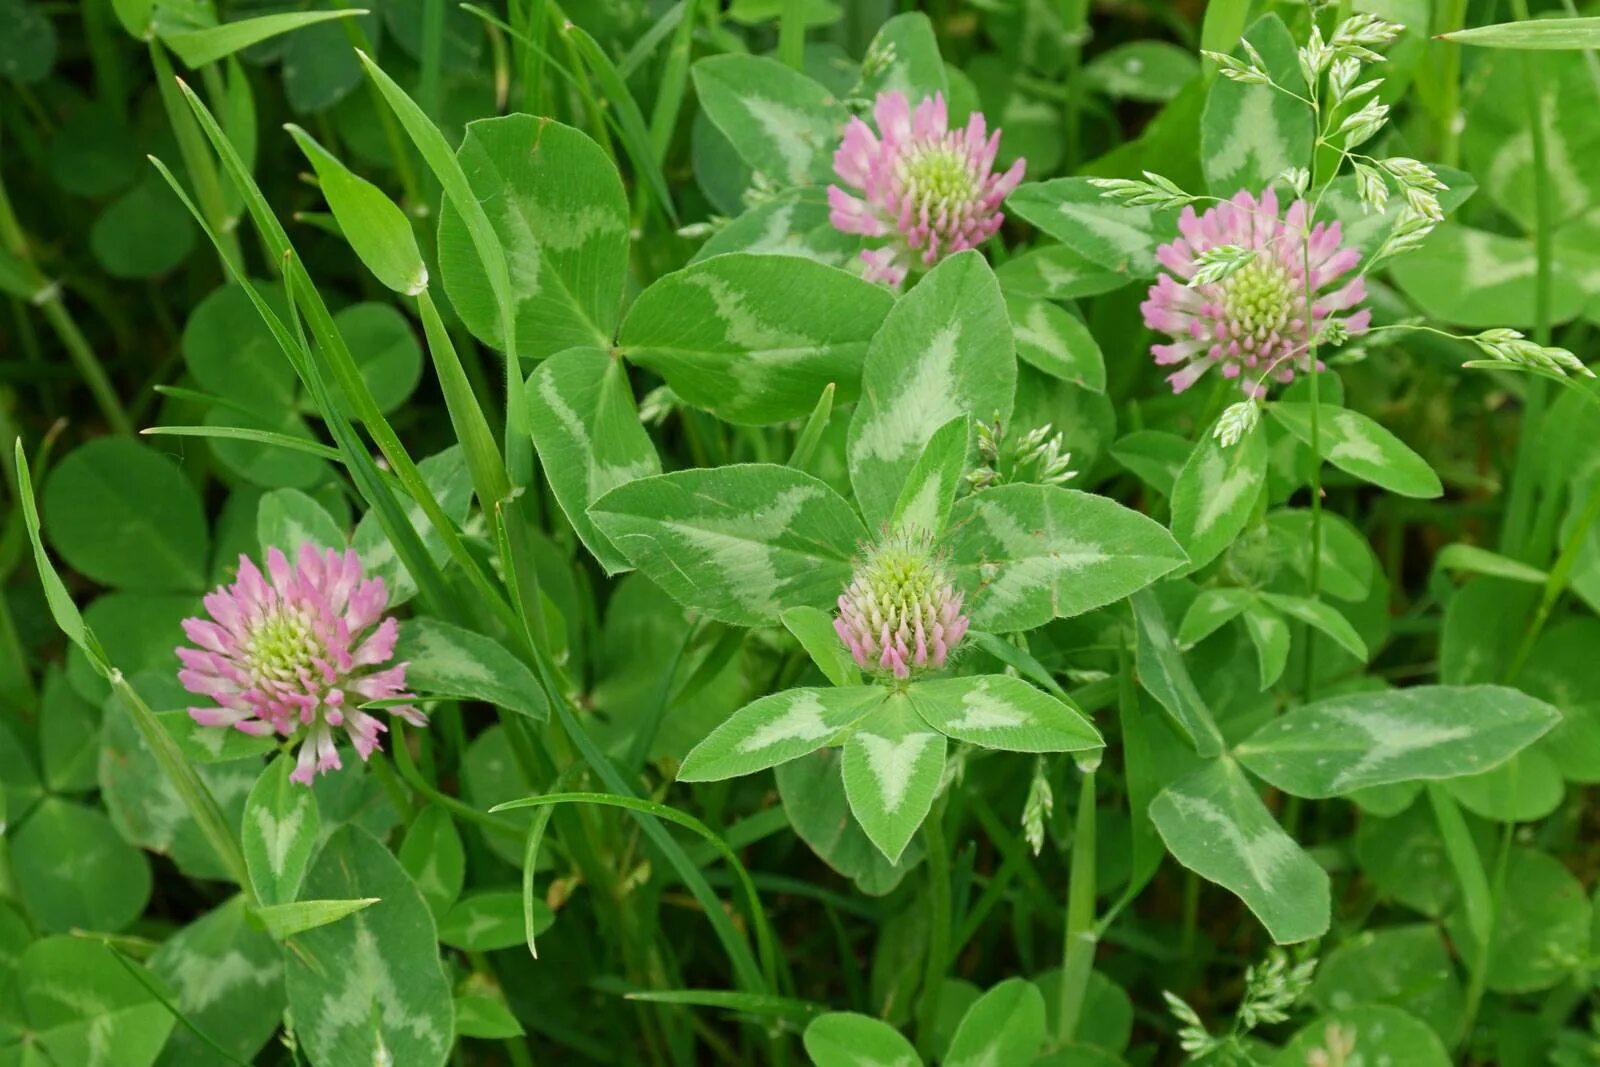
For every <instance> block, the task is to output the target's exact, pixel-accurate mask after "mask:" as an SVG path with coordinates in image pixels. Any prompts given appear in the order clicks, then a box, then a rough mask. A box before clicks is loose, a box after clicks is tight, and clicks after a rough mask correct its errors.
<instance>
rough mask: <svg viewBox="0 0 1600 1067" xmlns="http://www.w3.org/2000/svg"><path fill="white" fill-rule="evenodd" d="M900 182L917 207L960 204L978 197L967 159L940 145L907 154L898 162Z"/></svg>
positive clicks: (913, 150)
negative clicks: (920, 204)
mask: <svg viewBox="0 0 1600 1067" xmlns="http://www.w3.org/2000/svg"><path fill="white" fill-rule="evenodd" d="M900 179H901V181H903V182H905V185H906V188H907V190H908V191H910V192H911V194H912V196H913V197H914V198H915V199H916V200H917V201H918V202H919V203H924V204H932V203H938V202H940V201H946V202H950V203H963V202H966V201H969V200H975V199H977V195H978V188H977V183H976V182H975V181H974V180H973V177H972V168H971V166H969V165H968V162H967V157H966V156H965V155H964V154H963V153H960V152H957V151H955V150H954V149H952V148H949V147H947V146H945V145H942V144H938V145H928V146H925V147H920V148H913V149H911V150H910V151H908V152H907V153H906V154H905V156H904V157H902V159H901V161H900Z"/></svg>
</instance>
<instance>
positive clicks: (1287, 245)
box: [1139, 189, 1372, 397]
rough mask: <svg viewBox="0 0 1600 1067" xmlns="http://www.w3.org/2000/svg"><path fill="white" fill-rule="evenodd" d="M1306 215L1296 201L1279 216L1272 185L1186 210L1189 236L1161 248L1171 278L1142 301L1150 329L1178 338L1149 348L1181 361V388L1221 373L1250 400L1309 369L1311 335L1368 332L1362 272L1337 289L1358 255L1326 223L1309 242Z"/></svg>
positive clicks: (1167, 361)
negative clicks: (1202, 209)
mask: <svg viewBox="0 0 1600 1067" xmlns="http://www.w3.org/2000/svg"><path fill="white" fill-rule="evenodd" d="M1308 210H1309V208H1308V207H1307V205H1306V202H1305V201H1304V200H1296V201H1295V202H1294V203H1293V204H1291V205H1290V206H1289V210H1288V212H1287V213H1286V214H1285V215H1283V216H1282V217H1281V218H1280V217H1279V214H1278V197H1277V194H1275V193H1274V192H1273V191H1272V190H1270V189H1268V190H1267V191H1266V192H1265V193H1263V194H1261V198H1260V199H1259V200H1257V199H1256V197H1254V196H1252V195H1251V194H1250V193H1248V192H1243V191H1241V192H1239V193H1238V194H1237V195H1235V196H1234V198H1233V199H1232V200H1230V201H1226V202H1224V203H1221V204H1218V205H1217V206H1216V207H1213V208H1211V209H1210V210H1209V211H1207V212H1206V213H1205V214H1203V215H1196V214H1195V211H1194V208H1192V207H1185V208H1184V209H1183V214H1182V215H1181V216H1180V217H1179V219H1178V229H1179V231H1180V233H1181V236H1180V237H1179V238H1178V239H1176V240H1174V241H1172V242H1171V243H1169V244H1164V245H1162V246H1161V247H1160V248H1158V249H1156V259H1157V260H1159V261H1160V263H1161V265H1162V266H1163V267H1165V268H1166V269H1167V270H1168V271H1170V272H1171V273H1170V274H1163V275H1161V276H1160V277H1158V278H1157V279H1156V283H1155V284H1154V285H1152V286H1151V287H1150V292H1149V296H1148V298H1147V299H1146V300H1145V301H1144V303H1143V304H1141V305H1139V310H1140V311H1142V312H1143V313H1144V324H1145V325H1146V326H1148V327H1149V328H1150V329H1152V330H1158V331H1160V332H1161V333H1165V334H1167V335H1169V336H1170V337H1172V339H1173V340H1172V342H1171V343H1170V344H1158V345H1155V346H1153V347H1152V348H1151V349H1150V352H1151V354H1152V355H1154V356H1155V360H1156V362H1157V363H1159V364H1162V365H1165V366H1173V365H1181V366H1180V367H1179V369H1178V370H1176V371H1174V372H1173V373H1172V374H1170V375H1168V376H1167V381H1168V382H1170V383H1171V385H1172V391H1173V392H1175V393H1181V392H1183V391H1184V390H1185V389H1187V388H1189V387H1190V386H1191V385H1193V384H1194V383H1195V382H1197V381H1199V379H1200V378H1201V376H1202V375H1204V374H1205V373H1206V371H1208V370H1210V369H1211V368H1212V367H1216V368H1218V369H1219V370H1221V372H1222V376H1223V377H1224V378H1238V379H1239V388H1240V389H1242V390H1243V391H1244V393H1245V395H1246V396H1252V397H1258V396H1262V395H1264V394H1265V393H1266V389H1265V387H1264V385H1263V381H1264V379H1266V378H1267V377H1269V376H1270V377H1273V378H1276V379H1277V380H1278V381H1280V382H1290V381H1293V380H1294V376H1295V372H1296V371H1301V372H1306V371H1309V370H1310V369H1311V357H1310V355H1309V349H1308V347H1307V344H1306V334H1307V331H1308V329H1309V330H1310V332H1311V333H1312V334H1313V336H1320V335H1321V334H1322V333H1323V332H1324V331H1325V330H1327V329H1328V328H1329V327H1331V326H1334V325H1335V324H1338V325H1339V326H1340V327H1342V329H1343V330H1344V332H1345V333H1347V334H1359V333H1363V332H1365V331H1366V329H1367V326H1368V324H1369V323H1370V322H1371V320H1372V313H1371V312H1370V311H1367V310H1366V309H1361V310H1356V307H1357V305H1358V304H1360V303H1361V301H1362V300H1363V299H1365V297H1366V283H1365V282H1364V281H1363V280H1362V278H1361V276H1360V275H1357V276H1356V277H1354V278H1352V279H1351V280H1349V281H1348V282H1345V283H1344V284H1343V285H1340V286H1338V287H1337V288H1333V287H1332V286H1333V285H1334V283H1335V282H1337V281H1338V279H1339V278H1341V277H1342V276H1344V275H1345V274H1348V273H1349V272H1350V271H1351V270H1352V269H1354V267H1355V266H1356V264H1357V263H1358V262H1359V261H1360V259H1361V253H1360V250H1358V249H1356V248H1354V247H1346V246H1345V245H1344V243H1343V234H1342V232H1341V230H1340V226H1339V224H1338V223H1337V222H1334V223H1329V224H1324V223H1320V222H1319V223H1317V224H1316V225H1315V226H1312V227H1311V229H1310V233H1309V236H1307V235H1306V233H1305V227H1306V222H1307V219H1306V212H1307V211H1308ZM1308 269H1309V272H1310V278H1309V282H1308V279H1307V277H1306V275H1307V271H1308ZM1308 295H1309V301H1308ZM1308 303H1309V306H1308ZM1318 369H1321V367H1320V365H1319V367H1318Z"/></svg>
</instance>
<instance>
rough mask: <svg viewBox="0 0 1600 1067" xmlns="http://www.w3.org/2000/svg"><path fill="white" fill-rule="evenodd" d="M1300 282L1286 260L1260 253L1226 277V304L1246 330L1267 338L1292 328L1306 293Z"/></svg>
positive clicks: (1229, 313) (1229, 316)
mask: <svg viewBox="0 0 1600 1067" xmlns="http://www.w3.org/2000/svg"><path fill="white" fill-rule="evenodd" d="M1298 284H1299V283H1298V282H1297V281H1296V280H1295V279H1294V277H1292V276H1291V275H1290V273H1289V271H1288V269H1287V268H1286V267H1284V265H1283V264H1282V263H1279V262H1278V261H1277V260H1276V259H1273V258H1272V257H1270V256H1263V255H1261V254H1259V253H1258V254H1257V255H1256V257H1255V258H1254V259H1252V260H1250V262H1248V263H1246V264H1245V265H1244V266H1242V267H1240V268H1239V269H1238V270H1236V271H1234V272H1233V273H1232V274H1230V275H1228V276H1227V277H1226V278H1224V279H1223V280H1222V307H1223V309H1224V310H1225V311H1226V312H1227V317H1228V320H1229V321H1230V322H1234V323H1237V324H1238V325H1239V328H1240V329H1241V330H1242V331H1244V332H1245V333H1247V334H1252V335H1254V336H1257V337H1264V336H1265V335H1266V334H1268V333H1271V332H1273V331H1274V330H1277V331H1282V330H1284V329H1286V328H1287V327H1288V325H1289V320H1290V318H1291V316H1292V314H1293V313H1294V310H1295V308H1296V306H1297V298H1298V297H1299V296H1301V295H1302V294H1301V293H1300V292H1299V291H1298Z"/></svg>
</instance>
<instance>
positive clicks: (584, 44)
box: [561, 23, 678, 227]
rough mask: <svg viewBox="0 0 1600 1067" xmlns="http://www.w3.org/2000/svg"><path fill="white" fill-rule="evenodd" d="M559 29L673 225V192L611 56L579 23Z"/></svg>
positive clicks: (632, 158) (636, 168)
mask: <svg viewBox="0 0 1600 1067" xmlns="http://www.w3.org/2000/svg"><path fill="white" fill-rule="evenodd" d="M561 32H562V33H563V34H565V35H566V36H567V37H568V38H569V39H571V40H572V41H573V42H574V43H575V44H576V45H577V49H578V54H579V55H580V56H582V57H583V62H584V65H585V66H587V67H588V68H589V73H590V74H593V75H594V77H595V80H596V81H598V82H599V83H600V89H601V91H602V92H604V93H605V95H606V103H608V104H609V105H610V106H611V113H612V114H614V115H615V117H616V125H617V132H618V133H619V134H621V136H622V146H623V148H624V149H626V150H627V153H628V158H629V159H630V160H632V161H633V168H634V171H635V172H636V173H638V174H639V175H641V176H642V177H643V179H644V180H645V182H646V183H647V184H648V185H649V186H650V190H651V192H653V193H654V194H655V198H656V203H658V204H659V205H660V206H661V208H662V210H663V211H665V212H666V214H667V218H668V219H670V220H671V222H672V225H673V226H674V227H676V226H677V225H678V211H677V209H676V208H675V207H673V206H672V193H671V191H670V190H669V189H668V188H667V179H666V177H665V176H664V175H663V174H662V173H661V165H660V163H659V162H658V161H657V159H656V156H655V152H654V149H653V148H652V146H651V142H650V131H649V130H648V129H646V128H645V124H644V115H643V114H642V113H641V112H640V111H639V105H638V103H637V102H636V101H635V100H634V99H633V94H632V93H631V92H629V91H628V85H627V83H626V82H625V81H623V79H622V75H621V74H620V73H618V72H617V68H616V65H615V64H613V63H612V62H611V59H610V57H609V56H607V55H606V54H605V51H604V50H602V49H601V47H600V45H599V44H598V43H597V42H596V41H595V39H594V38H593V37H591V36H589V34H588V33H587V32H585V31H584V29H583V28H582V27H581V26H577V25H574V24H572V23H568V24H567V25H566V26H565V27H563V29H562V31H561Z"/></svg>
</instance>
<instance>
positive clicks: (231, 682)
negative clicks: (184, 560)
mask: <svg viewBox="0 0 1600 1067" xmlns="http://www.w3.org/2000/svg"><path fill="white" fill-rule="evenodd" d="M269 576H270V580H269ZM204 603H205V608H206V611H207V613H209V614H210V616H211V617H210V618H209V619H204V618H191V619H185V620H184V621H183V632H184V633H185V634H186V635H187V636H188V638H189V640H190V641H193V642H194V643H195V645H197V646H199V647H197V648H179V649H178V650H177V653H178V659H179V661H180V662H181V663H182V664H183V667H182V669H181V670H180V671H179V672H178V681H179V682H181V683H182V684H183V687H184V688H185V689H187V690H188V691H189V692H191V693H195V694H197V695H199V696H204V697H209V698H210V699H211V700H213V701H215V704H214V705H213V706H210V707H192V708H190V709H189V715H190V716H191V717H192V718H193V719H194V721H195V722H197V723H199V724H200V725H202V726H221V727H229V726H231V727H233V728H234V729H236V730H240V731H243V732H244V733H247V734H254V735H257V736H264V735H267V734H273V733H276V734H279V735H280V736H283V737H287V738H291V739H293V740H295V741H298V743H299V745H300V752H299V758H298V760H297V761H296V766H295V769H294V771H293V772H292V773H291V774H290V775H289V777H290V778H291V779H292V780H294V781H296V782H300V783H303V784H305V785H310V784H311V780H312V778H313V777H314V776H315V775H317V774H323V773H326V772H327V771H330V770H337V769H338V768H339V766H340V762H339V752H338V747H337V745H336V743H335V742H336V739H337V737H338V735H339V734H340V733H341V732H342V733H344V734H345V735H346V736H348V737H349V739H350V742H351V744H352V745H353V746H354V747H355V750H356V754H357V755H359V756H360V757H361V758H362V759H363V760H365V759H366V758H367V757H368V756H370V755H371V754H372V753H373V751H375V750H376V749H377V748H379V747H380V741H379V735H380V734H382V733H383V732H385V731H386V730H387V729H388V727H387V726H385V725H384V723H383V722H382V721H381V720H380V719H378V718H377V717H376V716H373V715H369V714H367V713H366V712H364V711H362V710H361V709H360V707H359V706H358V705H360V704H361V703H362V702H364V701H369V700H394V699H402V700H404V699H407V698H409V697H411V696H412V694H410V693H408V692H406V691H405V687H406V664H404V663H396V664H392V665H389V666H385V664H388V662H389V660H390V659H391V658H393V656H394V646H395V639H396V637H397V635H398V632H399V625H398V623H396V621H395V620H394V618H393V617H389V618H384V617H383V610H384V608H385V607H386V606H387V605H388V603H389V593H388V590H387V589H385V587H384V584H383V579H382V578H367V577H364V576H363V574H362V571H361V560H360V558H359V557H358V556H357V555H356V553H355V550H354V549H351V550H349V551H346V552H342V553H341V552H335V551H334V550H333V549H326V550H323V549H319V548H317V547H316V546H315V545H311V544H305V545H301V546H300V551H299V554H298V557H297V559H296V561H295V565H294V566H290V564H289V561H288V559H287V558H286V557H285V556H284V554H283V553H282V552H281V551H279V550H278V549H276V548H271V549H268V550H267V575H265V576H264V575H263V574H262V573H261V570H260V568H258V567H257V566H256V565H255V562H254V561H252V560H251V559H250V558H249V557H248V556H240V557H239V576H238V579H237V580H236V581H235V582H234V583H233V584H232V585H231V586H219V587H218V588H216V589H215V590H213V591H212V592H210V593H208V594H206V597H205V601H204ZM388 712H389V714H390V715H398V716H399V717H400V718H402V719H404V720H405V721H406V722H409V723H411V724H412V725H414V726H426V725H427V724H428V719H427V716H425V715H424V714H423V713H422V712H421V711H418V710H417V709H416V708H414V707H412V706H411V705H409V704H400V705H397V706H393V707H390V708H389V709H388Z"/></svg>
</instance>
